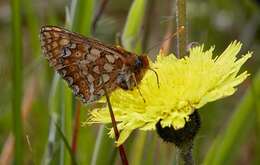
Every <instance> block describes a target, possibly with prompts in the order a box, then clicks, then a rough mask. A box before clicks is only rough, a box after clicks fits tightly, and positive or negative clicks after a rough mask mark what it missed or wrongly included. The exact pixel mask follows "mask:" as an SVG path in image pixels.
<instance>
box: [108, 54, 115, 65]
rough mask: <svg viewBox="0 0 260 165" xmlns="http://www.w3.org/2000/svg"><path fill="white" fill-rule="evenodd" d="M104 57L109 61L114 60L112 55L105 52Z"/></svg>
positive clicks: (112, 61)
mask: <svg viewBox="0 0 260 165" xmlns="http://www.w3.org/2000/svg"><path fill="white" fill-rule="evenodd" d="M106 59H107V61H108V62H110V63H114V62H115V58H114V57H113V56H112V55H109V54H107V55H106Z"/></svg>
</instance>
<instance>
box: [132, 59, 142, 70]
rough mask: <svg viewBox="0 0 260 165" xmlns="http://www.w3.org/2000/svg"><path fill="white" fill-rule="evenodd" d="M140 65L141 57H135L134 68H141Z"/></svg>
mask: <svg viewBox="0 0 260 165" xmlns="http://www.w3.org/2000/svg"><path fill="white" fill-rule="evenodd" d="M142 67H143V63H142V61H141V59H139V58H137V59H136V61H135V66H134V68H135V69H140V68H142Z"/></svg>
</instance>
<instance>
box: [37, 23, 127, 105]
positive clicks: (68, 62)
mask: <svg viewBox="0 0 260 165" xmlns="http://www.w3.org/2000/svg"><path fill="white" fill-rule="evenodd" d="M40 38H41V47H42V50H43V54H44V56H45V57H46V58H47V59H48V61H49V64H50V65H51V66H52V67H54V69H55V70H56V71H57V72H58V73H59V74H60V75H61V76H62V77H63V78H64V79H65V80H66V81H67V82H68V85H69V86H70V87H71V88H72V89H73V92H74V94H75V95H77V96H79V97H80V98H81V99H82V101H83V102H86V103H90V102H93V101H95V100H97V99H99V98H100V97H101V96H103V95H104V90H103V87H104V85H106V88H107V91H108V92H110V91H112V90H114V89H115V88H116V83H115V81H116V78H117V75H118V73H119V72H121V71H122V70H124V69H126V68H127V66H126V65H125V64H124V59H125V57H127V56H128V54H124V53H123V54H122V53H120V51H119V50H117V49H116V48H115V47H108V46H105V45H103V44H102V43H101V42H99V41H97V40H94V39H89V38H85V37H83V36H81V35H79V34H76V33H72V32H69V31H67V30H65V29H62V28H58V27H53V26H45V27H42V29H41V33H40Z"/></svg>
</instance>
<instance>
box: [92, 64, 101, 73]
mask: <svg viewBox="0 0 260 165" xmlns="http://www.w3.org/2000/svg"><path fill="white" fill-rule="evenodd" d="M93 71H94V72H95V73H97V74H100V71H99V67H98V66H95V67H94V68H93Z"/></svg>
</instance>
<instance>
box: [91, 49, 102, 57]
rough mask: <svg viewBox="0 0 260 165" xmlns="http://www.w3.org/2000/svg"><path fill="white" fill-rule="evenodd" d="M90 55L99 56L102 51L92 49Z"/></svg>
mask: <svg viewBox="0 0 260 165" xmlns="http://www.w3.org/2000/svg"><path fill="white" fill-rule="evenodd" d="M90 54H92V55H97V56H99V55H100V50H98V49H94V48H92V49H91V50H90Z"/></svg>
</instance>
